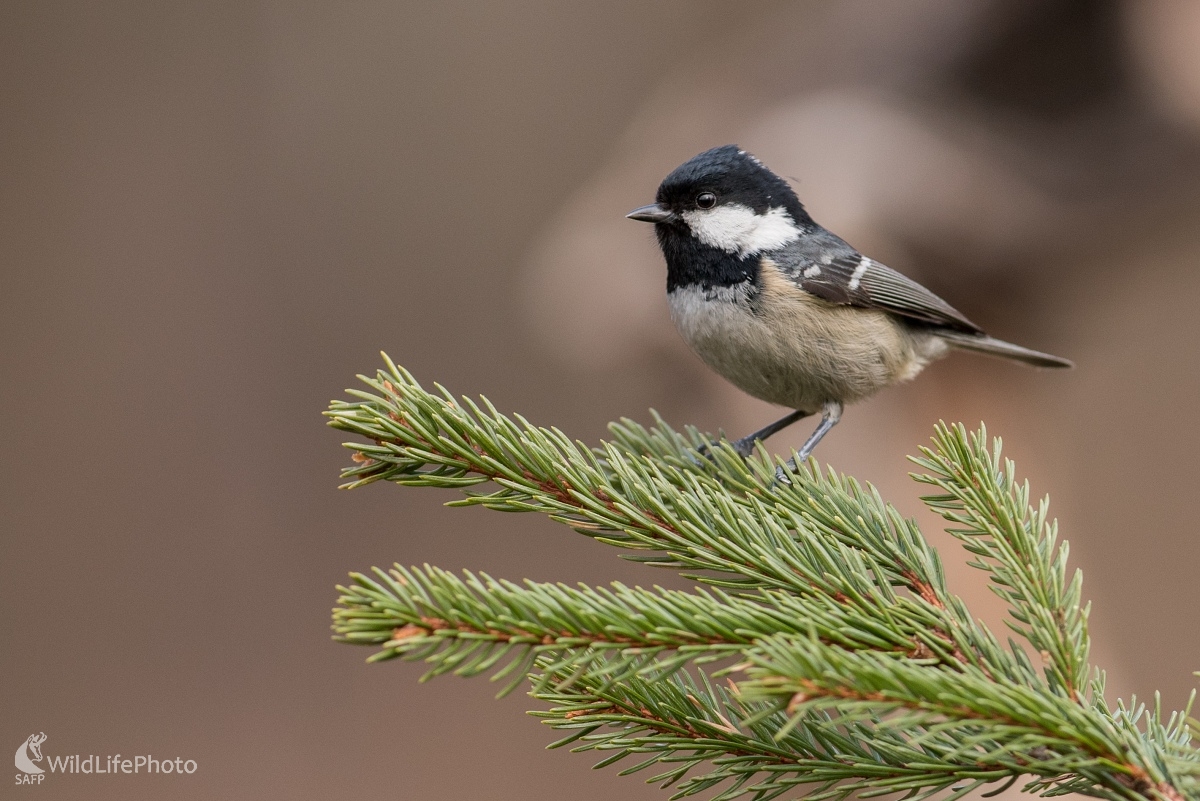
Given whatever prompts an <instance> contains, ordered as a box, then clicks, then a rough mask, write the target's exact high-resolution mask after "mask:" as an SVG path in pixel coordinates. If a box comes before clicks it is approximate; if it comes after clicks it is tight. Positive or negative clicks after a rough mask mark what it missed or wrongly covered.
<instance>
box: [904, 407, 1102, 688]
mask: <svg viewBox="0 0 1200 801" xmlns="http://www.w3.org/2000/svg"><path fill="white" fill-rule="evenodd" d="M934 442H935V443H936V446H937V451H936V452H935V451H934V450H932V449H930V448H922V449H921V452H922V454H924V456H923V457H922V458H916V459H914V460H913V461H914V462H915V463H916V464H917V465H919V466H920V467H923V468H924V469H925V470H927V471H929V473H928V474H925V475H914V478H916V480H917V481H919V482H922V483H925V484H931V485H933V486H936V487H937V488H939V489H941V490H942V491H943V492H944V493H945V494H943V495H933V496H929V497H926V498H923V500H924V501H925V503H926V504H928V505H929V507H930V508H932V509H934V510H935V511H937V512H939V513H940V514H941V515H942V516H943V517H944V518H946V519H947V520H949V521H950V522H951V523H954V524H956V525H958V526H963V528H952V529H948V531H949V532H950V533H951V534H953V535H954V536H955V537H957V538H958V539H959V540H961V541H962V543H963V545H964V547H965V548H966V549H967V551H968V552H970V553H972V554H974V555H975V556H976V557H977V559H976V560H974V561H973V562H972V563H971V565H972V567H977V568H979V569H981V570H985V571H987V572H988V573H990V574H991V582H992V583H991V587H992V590H993V591H994V592H995V593H996V594H997V595H999V596H1000V597H1001V598H1003V599H1004V600H1005V601H1006V602H1007V603H1008V606H1009V610H1010V612H1011V616H1012V618H1013V620H1012V621H1011V622H1010V624H1009V625H1010V626H1011V628H1012V629H1013V630H1014V631H1015V632H1016V633H1017V634H1019V635H1020V636H1021V637H1023V638H1024V639H1025V640H1026V641H1028V642H1029V644H1030V645H1031V646H1033V648H1034V650H1035V651H1037V652H1038V653H1039V654H1042V655H1043V656H1044V657H1045V659H1046V661H1047V663H1048V664H1047V668H1046V674H1047V676H1048V678H1049V679H1050V680H1051V681H1050V686H1051V689H1052V690H1053V691H1054V692H1061V693H1064V694H1066V695H1068V696H1069V697H1070V698H1072V699H1075V700H1082V699H1081V694H1082V693H1083V691H1084V689H1085V684H1086V682H1087V678H1088V671H1089V668H1088V651H1089V649H1090V644H1089V642H1090V641H1089V638H1088V631H1087V616H1088V610H1089V609H1090V605H1088V606H1081V600H1080V599H1081V597H1082V588H1083V573H1082V572H1081V571H1079V570H1076V571H1075V573H1074V575H1073V576H1071V577H1070V578H1069V579H1068V577H1067V554H1068V548H1067V544H1066V543H1065V542H1064V543H1061V544H1059V543H1058V522H1057V521H1054V520H1048V515H1047V512H1048V509H1049V505H1050V499H1049V498H1042V500H1041V502H1040V503H1039V505H1038V506H1037V508H1034V507H1033V506H1032V505H1030V503H1029V482H1028V481H1026V482H1024V483H1018V482H1017V481H1016V479H1015V478H1014V472H1015V465H1014V464H1013V463H1012V461H1011V460H1009V459H1006V460H1004V462H1003V464H1002V463H1001V461H1000V451H1001V443H1000V440H999V438H997V439H995V440H994V441H993V444H992V449H991V451H989V450H988V448H987V429H986V428H983V429H981V430H980V432H979V433H978V434H971V435H970V436H968V435H967V432H966V429H965V428H963V426H962V425H959V426H956V427H955V428H954V429H953V430H951V429H947V428H946V427H945V426H942V427H940V428H939V429H938V431H937V432H936V434H935V435H934Z"/></svg>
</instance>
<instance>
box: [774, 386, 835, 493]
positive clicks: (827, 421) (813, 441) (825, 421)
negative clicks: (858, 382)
mask: <svg viewBox="0 0 1200 801" xmlns="http://www.w3.org/2000/svg"><path fill="white" fill-rule="evenodd" d="M841 419H842V404H841V403H840V402H838V401H828V402H827V403H826V404H825V405H824V407H822V410H821V422H820V423H819V424H818V425H817V430H816V431H814V432H812V436H810V437H809V438H808V440H807V441H806V442H805V443H804V445H803V446H801V448H800V450H799V451H797V452H796V456H795V457H794V458H792V459H788V460H787V464H785V465H784V467H781V468H779V469H778V470H776V471H775V475H776V478H778V479H779V480H780V481H781V482H783V483H784V484H790V483H791V482H790V481H788V478H787V475H786V474H785V473H784V468H787V470H788V471H792V470H795V469H796V462H797V461H800V462H803V461H805V460H807V459H808V457H809V456H812V452H813V451H814V450H816V447H817V443H818V442H820V441H821V439H822V438H823V437H824V436H825V435H826V434H828V433H829V430H830V429H831V428H833V427H834V426H836V425H837V424H838V421H839V420H841Z"/></svg>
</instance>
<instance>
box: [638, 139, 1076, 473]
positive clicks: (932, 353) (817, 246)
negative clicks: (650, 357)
mask: <svg viewBox="0 0 1200 801" xmlns="http://www.w3.org/2000/svg"><path fill="white" fill-rule="evenodd" d="M626 217H628V218H629V219H631V220H638V221H641V222H647V223H652V224H653V225H654V231H655V234H656V236H657V239H658V244H659V247H660V249H661V250H662V254H663V257H664V259H665V261H666V264H667V300H668V305H669V308H670V313H671V318H672V320H673V322H674V323H675V326H676V328H677V329H678V330H679V333H680V334H681V335H682V337H683V339H684V340H685V341H686V342H687V344H688V345H689V346H690V347H691V348H692V350H693V351H695V353H696V354H697V355H698V356H699V357H700V359H701V360H702V361H703V362H704V363H705V364H706V365H708V366H709V367H710V368H712V369H713V370H714V371H715V372H717V373H718V374H720V375H721V376H723V377H724V378H725V379H726V380H728V381H729V382H730V383H732V384H733V385H734V386H736V387H738V388H739V389H741V390H742V391H744V392H746V393H747V394H749V395H752V396H754V397H756V398H758V399H760V400H764V401H767V402H768V403H772V404H776V405H779V406H784V407H787V408H789V409H792V410H793V411H791V412H790V413H788V414H787V415H785V416H784V417H782V418H781V419H779V420H777V421H775V422H773V423H771V424H770V425H767V426H765V427H763V428H761V429H759V430H758V431H755V432H753V433H751V434H749V435H747V436H745V437H742V438H741V439H739V440H737V441H735V442H733V443H730V444H731V445H732V447H733V449H734V450H735V451H736V452H737V453H738V454H739V455H740V456H742V457H743V458H747V457H749V456H750V455H751V454H752V453H753V451H754V448H755V447H756V445H757V443H758V442H760V441H763V440H765V439H766V438H767V437H770V436H771V435H772V434H775V433H777V432H779V431H781V430H783V429H784V428H786V427H788V426H790V425H792V424H793V423H795V422H796V421H798V420H801V419H803V418H805V417H809V416H811V415H815V414H817V413H820V415H821V421H820V423H819V424H818V425H817V427H816V429H815V430H814V431H813V433H812V435H811V436H809V437H808V439H807V440H806V441H805V442H804V445H803V446H801V448H800V450H799V451H797V452H796V455H795V456H794V457H793V458H792V459H791V460H789V461H788V462H787V467H788V468H789V469H795V466H796V462H797V460H799V461H801V462H803V461H805V460H807V459H808V458H809V457H810V456H811V455H812V452H813V450H814V449H815V448H816V447H817V444H818V443H819V442H820V441H821V439H822V438H823V437H824V436H825V435H826V434H828V433H829V431H830V430H831V429H832V428H833V427H834V426H835V425H837V424H838V422H839V421H840V420H841V418H842V412H843V410H844V408H845V406H846V405H847V404H850V403H854V402H855V401H860V400H863V399H865V398H868V397H870V396H871V395H873V394H875V393H876V392H878V391H879V390H881V389H883V388H884V387H888V386H891V385H893V384H898V383H902V382H905V381H910V380H912V379H913V378H916V376H917V375H918V374H919V373H920V372H921V371H922V370H924V369H925V367H926V366H927V365H929V364H930V363H931V362H933V361H935V360H937V359H940V358H942V357H943V356H946V355H947V354H948V353H949V352H950V351H952V350H965V351H973V352H976V353H983V354H987V355H990V356H999V357H1001V358H1005V359H1010V360H1013V361H1017V362H1021V363H1023V364H1027V365H1032V366H1034V367H1047V368H1070V367H1073V366H1074V365H1073V364H1072V362H1071V361H1069V360H1068V359H1063V358H1060V357H1058V356H1052V355H1050V354H1048V353H1040V352H1038V351H1036V350H1030V349H1028V348H1024V347H1021V346H1020V345H1014V344H1012V343H1010V342H1004V341H1003V340H1000V339H995V338H993V337H990V336H988V335H987V334H986V333H984V331H983V329H981V328H980V327H979V326H978V325H976V324H975V323H973V322H971V321H970V320H968V319H967V318H966V317H965V316H964V315H963V314H962V313H961V312H959V311H958V310H957V309H955V308H954V307H953V306H951V305H950V304H949V303H947V302H946V301H944V300H942V299H941V298H940V297H938V296H937V295H935V294H934V293H933V292H931V291H929V290H928V289H926V288H925V287H923V286H921V285H920V284H918V283H917V282H916V281H913V280H912V279H910V278H907V277H905V276H904V275H902V274H901V273H899V272H897V271H895V270H893V269H891V268H890V267H887V266H886V265H884V264H882V263H880V262H878V261H876V260H874V259H872V258H870V257H868V256H865V255H863V254H862V253H859V252H858V251H857V250H855V249H854V248H853V247H851V246H850V245H849V244H847V243H846V241H845V240H843V239H842V238H840V237H838V236H837V235H835V234H833V233H832V232H830V231H828V230H826V229H825V228H823V227H821V226H820V225H818V224H817V223H816V222H815V221H814V220H813V218H812V217H811V216H809V214H808V212H807V211H805V208H804V206H803V204H801V202H800V199H799V197H797V195H796V193H795V191H793V189H792V187H791V185H790V184H789V183H788V182H787V181H785V180H784V179H782V178H780V177H779V176H778V175H776V174H775V173H774V172H772V171H771V170H770V169H768V168H767V166H766V165H764V164H763V163H762V162H761V161H760V160H759V159H758V158H756V157H755V156H753V155H752V154H750V153H748V152H747V151H745V150H743V149H741V148H740V147H738V146H737V145H722V146H720V147H714V148H712V149H711V150H706V151H704V152H703V153H700V154H699V155H697V156H694V157H692V158H691V159H689V160H687V161H685V162H684V163H683V164H681V165H680V166H678V167H676V168H675V169H674V170H673V171H672V172H671V173H670V174H669V175H667V177H666V178H665V179H663V181H662V183H661V184H660V185H659V187H658V191H657V192H656V193H655V200H654V202H653V203H651V204H649V205H645V206H641V207H639V208H636V209H634V210H633V211H631V212H629V213H628V214H627V215H626ZM780 475H781V476H782V473H780Z"/></svg>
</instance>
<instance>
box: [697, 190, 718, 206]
mask: <svg viewBox="0 0 1200 801" xmlns="http://www.w3.org/2000/svg"><path fill="white" fill-rule="evenodd" d="M715 205H717V196H716V195H714V194H713V193H712V192H701V193H700V194H699V195H696V208H698V209H711V208H712V207H713V206H715Z"/></svg>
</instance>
